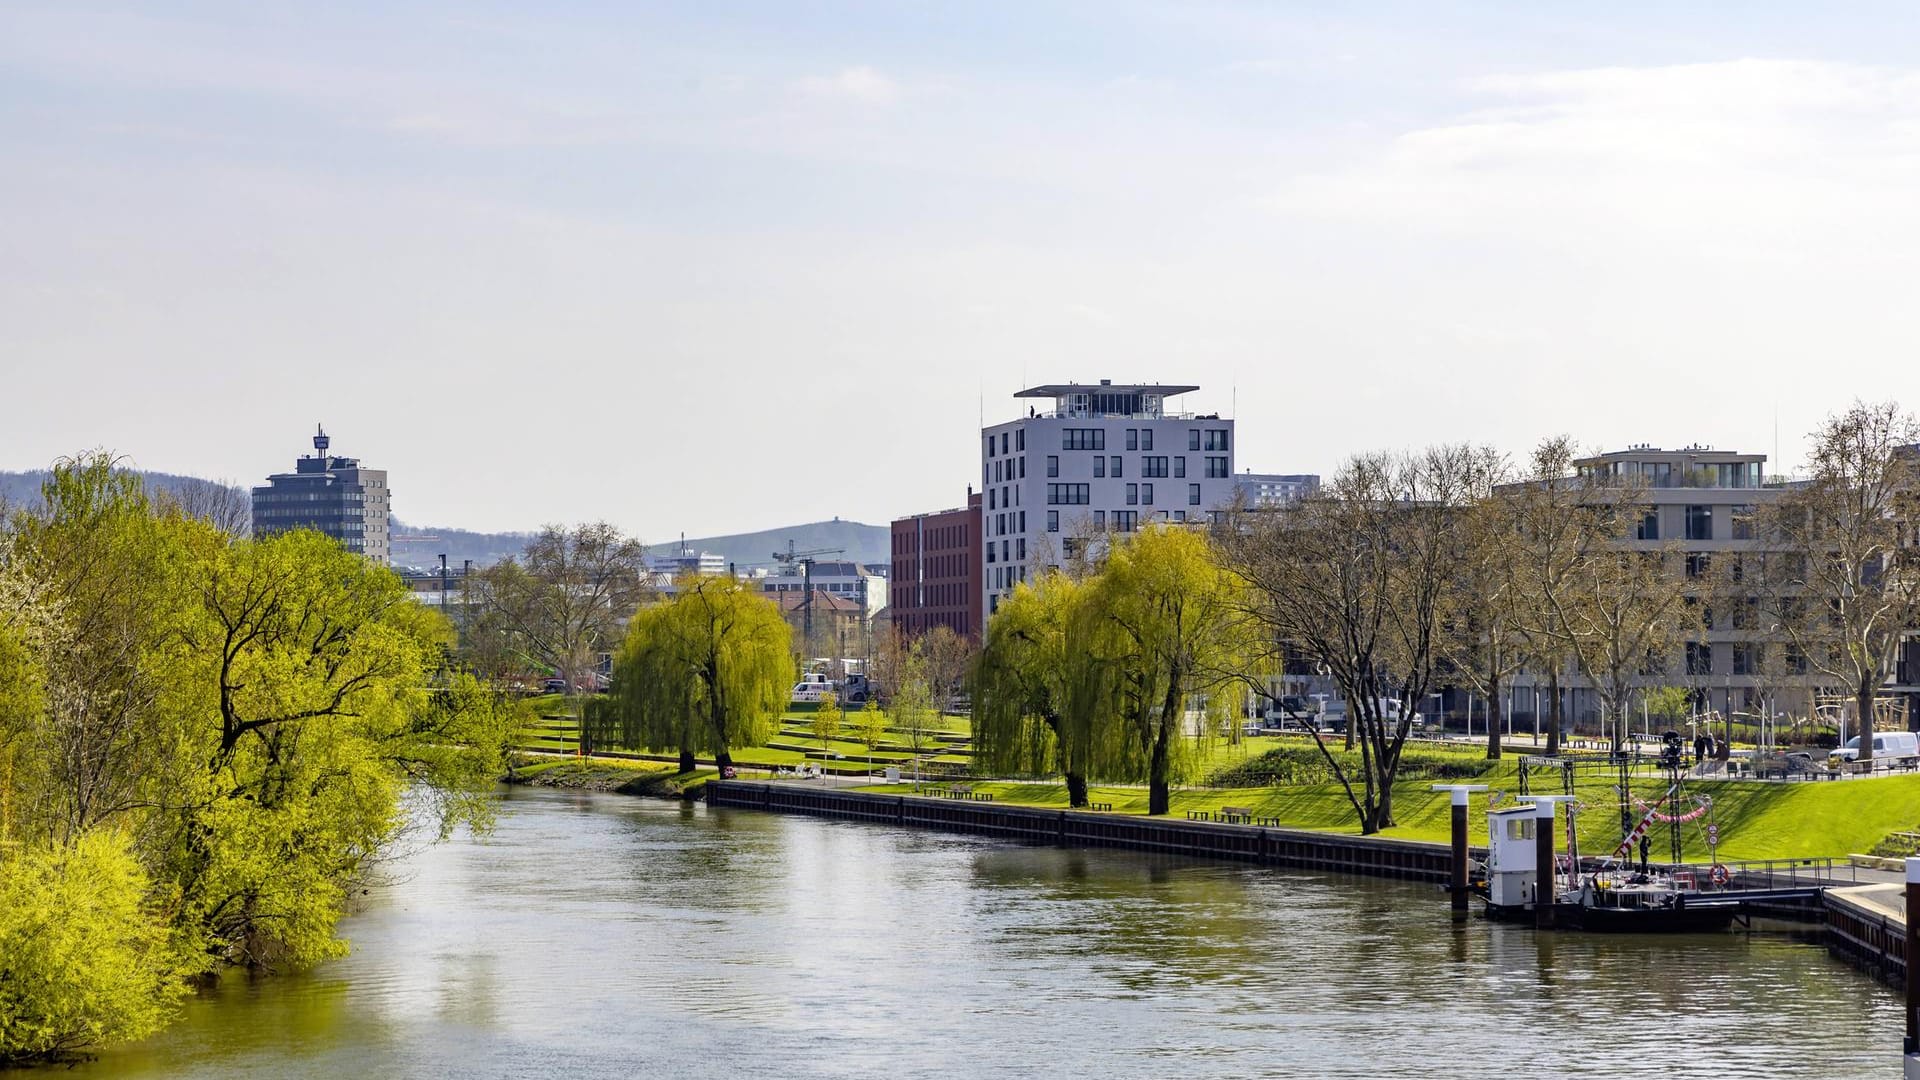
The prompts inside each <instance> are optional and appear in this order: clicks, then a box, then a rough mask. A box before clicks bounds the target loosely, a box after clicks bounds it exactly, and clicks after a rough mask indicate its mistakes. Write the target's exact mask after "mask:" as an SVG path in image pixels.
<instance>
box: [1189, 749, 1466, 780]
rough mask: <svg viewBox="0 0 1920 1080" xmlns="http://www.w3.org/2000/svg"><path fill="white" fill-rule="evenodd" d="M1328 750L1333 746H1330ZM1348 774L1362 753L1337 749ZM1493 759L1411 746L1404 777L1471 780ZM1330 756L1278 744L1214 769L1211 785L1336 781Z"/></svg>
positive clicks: (1402, 758) (1404, 759)
mask: <svg viewBox="0 0 1920 1080" xmlns="http://www.w3.org/2000/svg"><path fill="white" fill-rule="evenodd" d="M1329 749H1333V748H1331V747H1329ZM1333 756H1334V757H1335V758H1337V759H1339V760H1340V765H1341V767H1342V768H1344V769H1346V770H1347V775H1348V776H1349V777H1351V776H1353V775H1354V774H1356V773H1357V772H1359V770H1360V752H1359V751H1358V750H1354V751H1351V752H1349V751H1347V750H1345V749H1334V750H1333ZM1493 765H1494V763H1493V762H1491V761H1488V760H1487V759H1486V758H1484V757H1480V756H1478V755H1470V754H1450V753H1446V752H1444V751H1436V750H1426V749H1420V748H1409V749H1407V750H1406V751H1405V752H1404V753H1403V754H1401V756H1400V773H1399V779H1401V780H1441V781H1446V780H1469V779H1472V778H1473V777H1476V776H1480V775H1481V774H1483V773H1485V772H1486V771H1487V770H1488V769H1490V768H1492V767H1493ZM1336 782H1337V781H1336V779H1335V777H1334V775H1333V769H1332V768H1331V767H1330V766H1329V765H1328V764H1327V759H1326V757H1325V756H1324V755H1322V754H1321V753H1320V751H1319V750H1317V749H1315V748H1314V747H1312V746H1310V745H1302V746H1279V747H1275V748H1273V749H1272V750H1269V751H1267V752H1266V753H1264V754H1261V755H1260V756H1259V757H1256V758H1249V759H1248V760H1246V761H1242V762H1238V763H1236V764H1233V765H1229V766H1227V767H1225V768H1223V769H1217V770H1215V771H1214V772H1213V773H1212V774H1211V775H1209V776H1208V777H1207V779H1206V784H1207V786H1209V787H1273V786H1290V785H1296V784H1332V783H1336Z"/></svg>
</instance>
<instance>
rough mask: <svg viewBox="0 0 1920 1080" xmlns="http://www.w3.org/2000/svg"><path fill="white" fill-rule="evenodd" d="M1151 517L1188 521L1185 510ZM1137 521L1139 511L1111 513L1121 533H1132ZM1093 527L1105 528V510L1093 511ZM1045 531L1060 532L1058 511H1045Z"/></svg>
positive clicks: (1196, 516)
mask: <svg viewBox="0 0 1920 1080" xmlns="http://www.w3.org/2000/svg"><path fill="white" fill-rule="evenodd" d="M1153 516H1156V517H1158V518H1159V519H1160V520H1161V521H1177V522H1185V521H1187V520H1188V518H1187V512H1186V511H1185V510H1175V511H1172V512H1171V513H1169V512H1168V511H1165V510H1160V511H1157V512H1156V513H1155V514H1154V515H1153ZM1139 520H1140V518H1139V511H1137V510H1115V511H1114V512H1113V527H1114V528H1115V529H1118V530H1119V531H1121V532H1132V531H1133V530H1134V529H1135V528H1136V527H1137V525H1138V523H1139ZM1192 520H1194V521H1199V520H1200V516H1199V515H1198V514H1195V515H1194V516H1193V518H1192ZM1093 527H1094V529H1095V530H1096V531H1099V530H1104V529H1105V528H1106V527H1107V512H1106V511H1105V510H1095V511H1094V512H1093ZM1047 531H1048V532H1050V533H1057V532H1059V531H1060V511H1058V510H1049V511H1047ZM1068 554H1072V552H1068Z"/></svg>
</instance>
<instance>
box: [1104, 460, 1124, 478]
mask: <svg viewBox="0 0 1920 1080" xmlns="http://www.w3.org/2000/svg"><path fill="white" fill-rule="evenodd" d="M1109 461H1110V464H1109V465H1108V466H1107V472H1108V474H1109V475H1111V476H1112V477H1113V478H1114V479H1115V480H1118V479H1120V477H1121V476H1122V475H1123V474H1122V473H1121V471H1120V455H1119V454H1115V455H1113V457H1112V458H1111V459H1109Z"/></svg>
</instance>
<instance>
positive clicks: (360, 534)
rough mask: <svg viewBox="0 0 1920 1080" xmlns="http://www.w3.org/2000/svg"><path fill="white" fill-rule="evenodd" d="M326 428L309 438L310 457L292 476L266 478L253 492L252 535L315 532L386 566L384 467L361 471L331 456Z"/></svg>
mask: <svg viewBox="0 0 1920 1080" xmlns="http://www.w3.org/2000/svg"><path fill="white" fill-rule="evenodd" d="M329 445H330V440H329V439H328V438H327V433H326V430H325V429H324V428H321V429H317V430H316V431H315V433H314V436H313V449H314V453H313V454H310V455H309V454H302V455H301V456H300V458H299V460H297V461H295V462H294V465H293V471H292V472H290V473H276V474H274V475H273V476H269V477H267V483H266V485H265V486H264V487H256V488H254V489H253V531H254V534H255V535H256V536H265V535H269V534H272V533H280V532H290V531H292V530H294V529H313V530H315V531H317V532H321V533H325V534H326V535H328V536H331V537H333V538H334V539H335V540H338V541H340V543H342V544H344V545H346V547H347V550H349V551H353V552H357V553H358V554H360V555H364V556H365V557H366V558H367V560H368V561H370V562H374V563H378V564H379V565H381V566H387V565H389V564H391V562H392V561H393V541H392V531H391V529H390V528H389V518H390V516H391V515H392V513H393V504H392V501H391V494H392V493H391V492H390V491H388V489H387V472H386V470H385V469H367V468H362V467H361V465H360V462H359V460H358V459H357V458H349V457H334V456H332V455H331V454H329V453H328V452H327V451H328V447H329Z"/></svg>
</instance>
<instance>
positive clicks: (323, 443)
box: [313, 424, 332, 457]
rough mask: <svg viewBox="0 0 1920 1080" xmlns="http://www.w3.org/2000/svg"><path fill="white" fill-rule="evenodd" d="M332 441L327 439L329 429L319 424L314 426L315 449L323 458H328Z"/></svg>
mask: <svg viewBox="0 0 1920 1080" xmlns="http://www.w3.org/2000/svg"><path fill="white" fill-rule="evenodd" d="M331 444H332V440H331V439H328V438H327V429H326V428H325V427H323V426H321V425H319V424H315V425H313V448H314V450H315V451H317V452H318V453H319V455H320V456H321V457H326V456H327V447H328V446H330V445H331Z"/></svg>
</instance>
